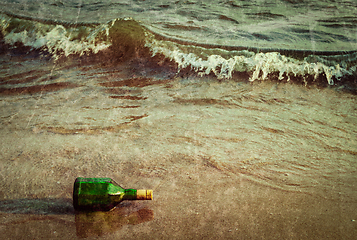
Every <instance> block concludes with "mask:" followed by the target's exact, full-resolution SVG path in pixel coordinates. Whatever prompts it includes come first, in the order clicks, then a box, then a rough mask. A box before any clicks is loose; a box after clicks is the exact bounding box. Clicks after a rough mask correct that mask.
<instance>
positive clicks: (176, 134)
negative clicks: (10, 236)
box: [0, 0, 357, 212]
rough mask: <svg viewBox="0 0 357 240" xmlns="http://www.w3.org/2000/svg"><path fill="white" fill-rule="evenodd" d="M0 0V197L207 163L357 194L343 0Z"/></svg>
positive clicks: (345, 196) (353, 42)
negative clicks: (0, 188) (79, 179)
mask: <svg viewBox="0 0 357 240" xmlns="http://www.w3.org/2000/svg"><path fill="white" fill-rule="evenodd" d="M1 5H2V10H1V13H0V30H1V35H0V37H1V46H0V47H1V55H0V61H1V67H0V77H1V78H0V109H1V111H0V119H1V121H0V124H1V131H0V132H1V161H2V163H1V172H2V174H1V180H2V182H3V185H4V190H3V191H1V192H0V198H1V199H3V200H4V201H5V200H8V199H21V198H29V197H50V196H48V192H49V191H50V192H51V189H54V188H55V189H58V188H59V186H61V184H63V186H67V190H66V191H65V192H67V193H68V192H70V191H71V190H70V188H71V183H70V184H68V183H69V182H71V181H72V180H73V181H74V178H75V177H76V176H87V177H92V176H93V175H98V177H100V176H104V175H106V176H108V175H109V177H112V176H114V177H117V178H120V176H121V177H122V179H120V180H118V179H116V180H117V181H118V182H119V181H127V182H128V184H130V182H131V181H132V180H130V178H126V177H123V174H124V175H126V176H132V178H134V177H135V178H136V179H141V180H142V181H144V182H145V184H147V187H148V188H149V187H151V188H152V186H151V185H152V184H154V185H155V186H156V187H157V188H164V186H165V184H163V183H164V182H165V181H166V180H167V179H168V178H169V179H171V178H172V176H173V175H174V174H177V173H178V172H180V173H182V172H184V173H185V174H186V173H187V175H190V176H189V177H190V179H191V178H193V179H196V180H197V178H198V177H197V176H199V175H200V174H202V172H204V171H211V170H213V171H218V172H219V173H221V174H223V175H226V176H229V177H230V178H240V179H241V178H244V179H246V180H248V181H251V182H254V183H256V184H258V185H260V186H265V187H269V188H272V189H276V190H279V191H284V192H294V193H301V194H308V195H312V196H314V197H317V198H322V199H329V200H332V201H342V202H356V199H357V195H356V190H357V185H356V182H357V178H356V155H357V142H356V136H357V130H356V127H355V126H356V123H357V107H356V106H357V105H356V103H357V98H356V76H357V73H356V67H357V65H356V64H357V52H356V50H357V32H356V22H357V18H356V16H355V12H356V10H357V3H355V2H354V1H338V2H337V1H328V0H325V1H283V0H267V1H262V0H255V1H218V0H215V1H205V0H202V1H163V2H161V1H151V0H142V1H139V0H138V1H54V0H53V1H52V0H51V1H41V0H38V1H34V2H32V1H26V0H23V1H8V0H5V1H3V2H2V4H1ZM108 172H110V173H108ZM195 174H196V175H195ZM203 174H204V173H203ZM89 175H90V176H89ZM9 179H11V181H9ZM45 179H47V181H49V182H51V181H50V180H48V179H52V181H54V182H53V183H48V182H47V183H46V181H45ZM145 179H151V180H145ZM153 179H154V180H153ZM165 179H166V180H165ZM139 183H140V182H139ZM196 183H197V182H196ZM201 183H202V182H201ZM56 184H59V185H58V186H57V185H56ZM202 184H203V183H202ZM206 184H210V182H206ZM68 186H69V187H68ZM170 186H171V187H172V185H170ZM145 187H146V186H145ZM166 187H168V185H167V186H166ZM67 193H66V194H67ZM66 194H61V193H58V192H57V193H55V192H51V194H50V195H51V197H59V196H61V197H64V196H65V197H68V196H67V195H66ZM4 204H5V202H4ZM5 205H6V204H5ZM4 209H8V208H3V211H5V210H4ZM0 210H1V209H0ZM5 212H6V211H5ZM8 212H11V211H8Z"/></svg>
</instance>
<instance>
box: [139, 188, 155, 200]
mask: <svg viewBox="0 0 357 240" xmlns="http://www.w3.org/2000/svg"><path fill="white" fill-rule="evenodd" d="M136 199H137V200H152V190H145V189H138V190H137V191H136Z"/></svg>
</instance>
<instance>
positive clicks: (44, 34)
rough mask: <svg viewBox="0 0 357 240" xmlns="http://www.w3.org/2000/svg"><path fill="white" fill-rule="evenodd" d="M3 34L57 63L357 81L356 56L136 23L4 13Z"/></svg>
mask: <svg viewBox="0 0 357 240" xmlns="http://www.w3.org/2000/svg"><path fill="white" fill-rule="evenodd" d="M0 30H1V36H0V37H1V42H2V45H4V46H5V47H3V48H5V49H6V48H19V47H26V48H27V51H31V50H38V51H41V52H46V53H49V54H50V55H51V56H52V57H53V58H54V59H55V60H58V59H59V58H62V57H68V56H70V55H78V56H83V55H89V56H90V55H93V54H94V55H95V54H98V53H104V54H105V58H106V59H107V60H108V61H109V59H110V60H111V61H114V62H115V61H126V60H128V59H131V58H135V57H144V58H145V57H146V58H150V59H151V60H152V59H154V58H153V57H154V56H161V57H163V58H164V59H167V60H170V61H171V62H173V63H175V65H176V66H177V72H180V71H182V69H188V70H190V71H193V72H196V73H197V74H198V75H199V76H203V75H209V74H212V73H213V74H214V75H215V76H216V77H217V78H218V79H229V78H232V77H233V75H234V73H236V72H246V73H248V75H249V76H250V77H249V80H250V81H255V80H268V79H276V80H286V81H290V80H291V79H299V80H300V81H302V82H304V83H305V84H307V83H308V82H314V81H320V79H324V80H323V81H327V83H328V84H330V85H333V84H334V83H335V82H336V81H342V80H344V79H351V78H352V79H355V76H356V75H357V74H356V68H357V52H356V51H350V52H306V51H302V50H299V49H297V50H284V49H258V48H256V49H255V48H243V47H239V46H236V47H234V46H233V47H232V46H216V45H215V46H212V45H202V44H201V45H200V44H198V43H194V42H182V41H181V40H176V39H173V38H167V37H164V36H162V35H159V34H158V33H155V32H153V31H152V29H150V30H149V29H148V28H147V27H144V24H142V23H140V22H138V21H135V20H134V19H132V18H116V19H113V20H111V21H108V22H106V23H100V24H99V23H82V24H81V23H78V24H71V23H65V22H57V21H46V20H42V19H33V18H27V17H20V16H14V15H10V14H5V13H2V14H0ZM107 54H109V55H107ZM101 59H102V60H103V58H101Z"/></svg>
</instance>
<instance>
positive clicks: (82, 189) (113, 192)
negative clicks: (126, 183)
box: [73, 177, 152, 211]
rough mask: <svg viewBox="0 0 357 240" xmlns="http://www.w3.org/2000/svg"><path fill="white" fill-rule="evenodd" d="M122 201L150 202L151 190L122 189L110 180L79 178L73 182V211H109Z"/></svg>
mask: <svg viewBox="0 0 357 240" xmlns="http://www.w3.org/2000/svg"><path fill="white" fill-rule="evenodd" d="M123 200H152V190H137V189H124V188H122V187H120V186H119V185H118V184H117V183H116V182H114V181H113V180H112V179H111V178H82V177H79V178H77V179H76V181H75V182H74V188H73V206H74V209H75V210H81V211H109V210H111V209H112V208H114V207H115V206H116V205H118V204H119V203H120V202H121V201H123Z"/></svg>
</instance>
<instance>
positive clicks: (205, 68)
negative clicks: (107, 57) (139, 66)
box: [146, 38, 352, 85]
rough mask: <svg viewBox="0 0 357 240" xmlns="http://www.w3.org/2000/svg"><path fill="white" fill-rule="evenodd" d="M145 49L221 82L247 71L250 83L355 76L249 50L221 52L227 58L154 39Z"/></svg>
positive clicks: (317, 63)
mask: <svg viewBox="0 0 357 240" xmlns="http://www.w3.org/2000/svg"><path fill="white" fill-rule="evenodd" d="M148 39H150V38H148ZM146 46H147V47H149V48H150V49H151V51H152V56H155V55H157V54H162V55H164V56H165V57H167V58H168V59H170V60H171V61H174V62H175V63H177V65H178V71H180V70H181V69H184V68H188V67H190V68H191V69H193V70H194V71H196V72H198V74H199V75H200V76H202V75H208V74H210V73H211V72H213V73H214V74H215V75H216V76H217V78H218V79H224V78H232V73H233V72H243V71H247V72H250V73H251V76H250V79H249V80H250V81H255V80H267V78H268V74H270V73H278V79H279V80H283V79H285V78H286V79H287V81H289V80H290V76H295V77H301V78H302V79H303V81H305V83H307V81H306V77H307V76H313V77H314V80H316V79H317V78H318V77H320V76H321V75H324V76H325V78H326V80H327V82H328V83H329V84H330V85H333V84H334V81H333V79H337V80H340V78H341V77H342V76H344V75H349V74H352V71H351V70H352V69H350V70H347V69H346V68H343V67H341V66H340V65H339V64H338V63H335V64H334V65H332V66H328V65H326V63H323V62H322V61H315V62H311V59H309V58H305V59H303V60H298V59H295V58H292V57H287V56H285V55H282V54H280V53H279V52H266V53H263V52H259V53H253V52H250V53H249V54H247V53H246V51H245V52H244V51H243V52H242V51H227V50H221V51H222V52H225V53H224V54H222V55H225V56H228V57H222V56H221V55H217V54H212V55H210V54H209V52H210V51H212V50H210V49H205V48H203V47H196V48H197V50H196V51H195V53H193V52H189V51H185V46H183V45H180V44H177V43H173V42H170V41H162V40H161V41H160V40H156V39H152V40H151V41H147V42H146ZM190 48H192V46H190ZM207 52H208V53H207ZM316 59H319V58H316ZM325 62H326V61H325Z"/></svg>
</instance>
